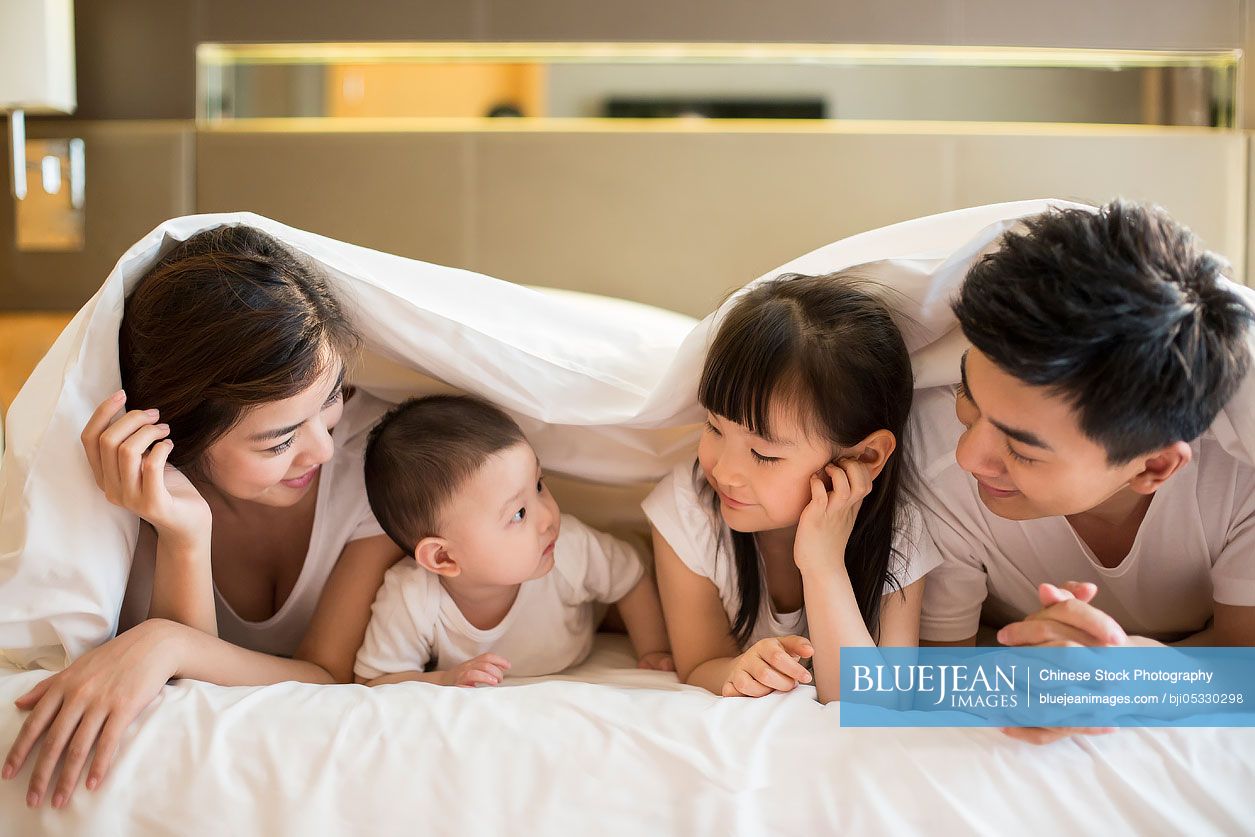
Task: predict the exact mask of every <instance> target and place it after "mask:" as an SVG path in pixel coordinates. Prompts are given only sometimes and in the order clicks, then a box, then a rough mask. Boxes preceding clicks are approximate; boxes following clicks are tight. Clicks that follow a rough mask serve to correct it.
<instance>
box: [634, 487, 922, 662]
mask: <svg viewBox="0 0 1255 837" xmlns="http://www.w3.org/2000/svg"><path fill="white" fill-rule="evenodd" d="M705 482H706V480H705V477H704V476H702V473H701V471H700V470H698V469H696V468H694V466H693V463H692V462H685V463H681V464H680V465H677V466H676V467H675V469H674V470H673V471H672V472H671V473H670V474H668V475H667V476H666V477H664V478H663V479H662V481H661V482H660V483H658V485H657V486H656V487H655V488H654V490H653V491H652V492H650V494H649V496H648V497H646V498H645V501H644V502H643V503H642V504H641V508H642V509H644V510H645V517H647V518H648V519H649V522H650V523H651V524H653V526H654V528H655V529H657V530H658V532H659V534H661V535H662V537H663V538H664V539H665V540H666V542H667V543H668V544H670V545H671V548H672V549H673V550H675V554H676V555H677V556H678V557H679V559H680V560H681V561H683V562H684V566H686V567H688V568H689V569H690V570H692V571H693V572H695V573H697V574H698V575H700V576H702V577H703V578H707V579H709V580H710V582H711V583H712V584H714V585H715V589H716V590H718V591H719V600H720V601H721V602H722V603H723V609H724V612H725V613H727V615H728V623H729V624H732V623H734V622H735V621H736V614H737V610H738V609H739V608H740V600H739V594H738V590H739V589H740V588H739V586H738V576H737V571H736V560H735V558H734V557H733V552H732V530H731V529H729V528H728V524H727V523H725V522H724V521H723V517H722V516H721V515H720V514H719V512H718V511H717V510H716V509H715V508H714V507H713V506H712V504H711V503H710V501H709V500H708V499H707V498H706V497H705V496H703V494H704V492H702V491H701V488H702V486H704V485H705ZM908 520H910V521H911V524H910V525H909V526H907V527H905V528H904V529H903V530H900V531H899V532H897V533H896V535H895V537H894V543H893V545H894V548H895V549H896V550H897V551H898V553H899V554H900V555H901V556H902V557H901V558H898V559H897V563H895V564H893V565H892V566H891V567H890V570H891V571H892V573H893V575H894V577H895V578H896V579H897V581H898V584H899V585H900V586H901V587H902V588H903V589H905V588H906V587H907V586H908V585H910V584H911V583H913V582H915V581H917V580H919V579H920V578H922V577H923V576H924V574H925V573H927V572H928V571H929V570H931V569H933V568H934V567H936V566H937V565H938V564H940V563H941V556H940V555H939V554H938V552H937V549H936V547H934V546H933V543H932V540H931V538H929V536H928V534H927V532H926V531H925V530H924V528H923V525H922V522H921V518H920V516H919V514H918V513H917V512H915V511H914V509H913V508H911V509H908ZM759 560H760V561H761V560H762V559H761V556H760V559H759ZM895 589H896V588H895V587H894V586H893V585H892V584H891V583H889V582H886V584H885V593H886V594H888V593H892V592H893V591H894V590H895ZM760 602H761V604H760V606H759V608H760V609H759V613H758V621H757V622H756V623H755V625H754V630H753V632H752V633H751V634H750V638H749V640H748V642H746V644H745V647H746V648H748V647H749V646H751V645H753V644H754V643H755V642H758V641H759V640H760V639H767V638H769V637H777V636H787V635H789V634H796V635H799V636H807V635H808V634H807V626H806V611H805V608H803V609H799V610H795V611H792V612H789V613H778V612H776V610H775V608H774V606H773V605H772V603H771V596H769V595H767V591H766V589H764V590H763V595H762V596H761V597H760Z"/></svg>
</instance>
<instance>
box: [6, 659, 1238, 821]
mask: <svg viewBox="0 0 1255 837" xmlns="http://www.w3.org/2000/svg"><path fill="white" fill-rule="evenodd" d="M631 665H632V657H631V654H630V650H629V649H628V648H627V646H626V641H625V640H624V639H623V638H618V639H617V641H616V640H612V639H610V638H602V639H601V640H600V641H599V644H598V649H597V651H595V652H594V655H593V656H592V657H591V658H590V659H589V660H588V661H587V662H586V663H585V664H584V665H582V666H580V667H579V668H577V669H575V670H573V671H572V672H571V673H570V679H567V678H561V679H559V678H551V679H549V680H548V681H546V682H532V681H515V683H516V685H508V686H499V687H496V688H493V689H482V688H481V689H476V690H474V691H470V690H466V689H451V688H442V687H438V686H431V685H427V684H421V683H404V684H398V685H395V686H385V687H380V688H376V689H373V690H372V689H367V688H366V687H365V686H311V685H305V684H297V683H289V684H283V685H278V686H268V687H266V688H223V687H220V686H212V685H207V684H204V683H193V682H180V683H176V684H174V685H171V686H167V687H166V688H165V690H164V692H163V694H162V696H161V698H160V700H159V702H157V703H155V704H154V705H153V706H151V707H150V708H149V709H148V710H147V711H146V712H145V713H144V714H143V715H142V716H141V717H140V723H139V724H138V725H137V726H136V727H133V728H132V733H131V735H130V737H129V738H128V739H127V740H126V741H125V742H124V744H123V747H122V750H121V754H120V758H119V760H118V761H117V762H116V763H115V765H114V767H113V771H112V773H111V774H110V776H109V778H108V779H106V781H105V784H104V785H102V786H101V788H100V789H99V790H97V791H96V792H88V791H86V790H84V789H82V788H80V789H79V790H78V792H77V793H76V794H75V796H74V799H73V801H72V802H71V804H70V806H69V807H68V808H66V809H64V810H61V811H54V810H51V809H49V808H48V807H47V806H44V807H43V808H41V809H39V810H38V811H35V812H32V811H29V810H27V809H26V808H25V806H24V805H23V797H24V795H25V793H26V786H25V779H26V775H27V774H26V773H25V772H24V773H23V774H22V775H21V776H19V777H18V778H17V779H16V780H13V781H10V782H0V817H3V818H4V819H3V820H2V821H0V822H2V823H3V824H0V832H3V833H5V834H13V835H19V834H20V835H27V834H37V833H43V834H82V835H105V834H118V835H123V834H125V835H148V834H180V835H193V834H230V835H243V834H259V835H283V834H292V835H313V834H362V835H390V834H396V835H416V834H433V835H445V834H448V835H453V834H458V835H477V834H484V835H489V834H510V835H514V834H519V835H531V834H545V835H550V834H552V835H583V834H596V835H599V837H611V836H612V835H643V834H648V835H660V834H675V835H697V834H710V835H759V834H781V835H786V834H787V835H811V834H826V833H838V832H839V833H848V834H925V833H926V834H938V835H958V834H986V835H991V837H1001V835H1007V834H1016V835H1024V834H1061V833H1074V834H1099V833H1107V834H1147V835H1149V834H1190V835H1207V834H1217V835H1221V834H1227V835H1233V834H1243V833H1250V831H1251V828H1252V823H1253V822H1255V819H1253V816H1255V802H1253V801H1252V791H1251V789H1252V787H1255V730H1252V729H1242V730H1213V729H1180V730H1123V731H1120V732H1117V733H1115V734H1112V735H1107V736H1103V737H1099V738H1092V739H1076V740H1069V741H1062V742H1059V743H1056V744H1053V745H1051V746H1048V747H1034V746H1033V745H1030V744H1022V743H1019V742H1016V741H1013V740H1011V739H1009V738H1007V737H1005V736H1003V735H1001V734H1000V733H999V732H998V731H997V730H993V729H894V730H881V729H841V728H840V726H839V725H838V724H839V720H840V709H839V706H840V705H839V704H830V705H828V706H821V705H820V704H818V703H816V702H815V700H814V690H813V689H812V688H810V687H802V688H799V689H798V690H797V691H796V692H794V693H792V694H789V695H776V696H772V697H767V698H762V699H759V700H750V699H732V698H729V699H721V698H716V697H714V696H713V695H710V694H707V693H706V692H704V691H702V690H701V689H697V688H694V687H689V686H679V685H678V684H677V683H676V681H675V678H674V676H672V675H667V674H663V673H659V672H644V671H636V670H633V669H631V668H630V666H631ZM42 676H43V675H42V674H40V673H34V672H29V673H21V674H10V675H8V676H5V677H3V678H0V705H4V706H7V705H8V703H9V701H10V700H11V699H12V698H13V697H14V696H16V695H17V694H19V693H21V692H22V691H24V690H25V689H26V688H28V687H29V686H30V685H31V684H33V683H34V682H35V681H37V680H38V679H39V678H40V677H42ZM580 681H584V682H580ZM523 684H526V685H523ZM20 720H21V719H20V718H19V717H18V715H17V713H16V712H14V711H12V710H11V709H8V710H3V711H0V740H9V739H11V738H12V736H13V735H14V734H16V732H17V728H18V725H19V723H20Z"/></svg>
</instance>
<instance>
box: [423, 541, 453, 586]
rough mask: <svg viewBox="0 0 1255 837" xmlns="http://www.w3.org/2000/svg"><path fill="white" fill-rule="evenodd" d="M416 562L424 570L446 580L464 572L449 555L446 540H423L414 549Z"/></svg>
mask: <svg viewBox="0 0 1255 837" xmlns="http://www.w3.org/2000/svg"><path fill="white" fill-rule="evenodd" d="M414 560H415V561H417V562H418V565H419V566H420V567H422V568H423V569H425V570H427V571H429V572H433V573H435V574H436V575H442V576H444V577H445V578H453V577H454V576H456V575H459V574H460V573H461V572H462V568H461V567H460V566H458V562H457V561H455V560H454V559H453V557H452V556H451V555H449V542H448V541H446V540H445V539H444V538H437V537H429V538H423V539H422V540H421V541H419V542H418V545H417V546H415V547H414Z"/></svg>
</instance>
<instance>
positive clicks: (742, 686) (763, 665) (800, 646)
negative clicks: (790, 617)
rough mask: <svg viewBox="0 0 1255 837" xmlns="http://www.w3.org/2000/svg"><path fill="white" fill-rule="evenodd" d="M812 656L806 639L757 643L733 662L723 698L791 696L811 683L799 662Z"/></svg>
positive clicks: (798, 637)
mask: <svg viewBox="0 0 1255 837" xmlns="http://www.w3.org/2000/svg"><path fill="white" fill-rule="evenodd" d="M814 655H815V648H814V647H813V646H812V645H811V643H810V640H808V639H807V638H806V637H802V636H794V635H790V636H781V637H768V638H767V639H760V640H759V641H758V642H755V643H754V644H753V645H751V646H750V647H749V650H748V651H746V652H745V653H744V654H742V655H741V656H739V657H737V658H736V659H735V660H733V661H732V669H731V671H729V672H728V679H727V681H726V682H724V684H723V696H724V697H762V696H763V695H768V694H771V693H772V692H791V691H793V690H794V689H795V688H796V687H797V685H798V684H799V683H809V682H811V673H810V672H809V671H807V670H806V667H805V666H803V665H802V664H801V663H799V662H798V660H800V659H801V658H802V657H808V658H809V657H813V656H814Z"/></svg>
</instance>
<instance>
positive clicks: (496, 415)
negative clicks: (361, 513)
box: [365, 395, 527, 555]
mask: <svg viewBox="0 0 1255 837" xmlns="http://www.w3.org/2000/svg"><path fill="white" fill-rule="evenodd" d="M526 441H527V439H526V438H525V437H524V436H523V431H522V430H521V429H520V428H519V426H518V424H516V423H515V421H514V419H512V418H510V417H509V416H508V415H506V413H505V412H504V411H502V410H501V409H499V408H497V407H495V406H493V405H492V404H489V403H488V402H487V401H484V400H483V399H480V398H473V397H470V396H465V395H431V396H427V397H425V398H411V399H410V400H409V401H405V402H403V403H401V404H398V405H397V406H395V407H393V408H392V409H391V410H389V411H388V412H387V413H386V414H385V415H384V417H383V418H381V419H380V420H379V423H378V424H377V425H375V427H374V429H373V430H371V432H370V439H369V440H368V441H367V443H366V462H365V477H366V496H367V498H368V499H369V500H370V508H371V511H373V512H374V513H375V518H376V519H377V520H378V521H379V525H380V526H382V527H383V530H384V532H386V533H387V535H388V537H390V538H392V540H393V541H395V542H396V544H397V546H399V547H401V549H402V550H404V551H405V553H406V554H407V555H409V554H412V553H413V550H414V546H415V544H417V543H418V542H419V541H421V540H422V539H423V538H426V537H431V536H433V535H436V534H438V532H437V531H436V528H437V526H438V525H439V515H440V513H441V511H443V509H444V506H445V504H446V503H448V502H449V499H450V498H451V497H452V496H453V495H454V493H455V492H456V491H457V490H458V489H459V488H461V486H462V484H463V483H464V482H466V480H467V479H469V478H470V477H471V475H472V474H474V473H475V472H476V471H477V470H479V468H480V466H482V465H483V464H484V462H486V461H487V460H488V458H489V457H491V456H492V455H493V454H495V453H498V452H500V451H503V450H505V449H506V448H510V447H513V446H514V445H517V444H518V443H520V442H526Z"/></svg>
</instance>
